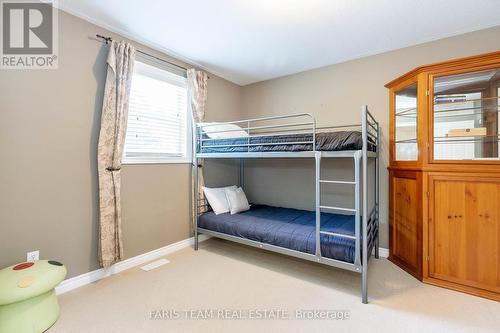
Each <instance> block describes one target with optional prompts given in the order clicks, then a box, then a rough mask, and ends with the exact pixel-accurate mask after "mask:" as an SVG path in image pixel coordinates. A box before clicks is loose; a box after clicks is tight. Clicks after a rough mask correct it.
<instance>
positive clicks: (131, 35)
mask: <svg viewBox="0 0 500 333" xmlns="http://www.w3.org/2000/svg"><path fill="white" fill-rule="evenodd" d="M58 9H59V10H62V11H64V12H66V13H68V14H70V15H73V16H76V17H78V18H80V19H82V20H84V21H87V22H89V23H92V24H94V25H96V26H98V27H101V28H103V29H106V30H109V31H111V32H113V33H116V34H118V35H120V36H122V37H125V38H127V39H130V40H132V41H134V42H136V43H139V44H142V45H144V46H146V47H149V48H151V49H153V50H155V51H158V52H161V53H163V54H165V55H166V56H168V57H170V58H172V59H174V60H178V61H180V62H183V63H185V64H188V65H191V66H193V67H196V68H198V69H202V70H204V71H207V72H208V73H210V74H213V75H215V76H218V77H220V78H222V79H224V80H226V81H229V82H231V83H233V84H235V85H237V86H239V87H244V86H247V85H251V84H254V83H259V82H264V81H269V80H273V79H278V78H283V77H287V76H292V75H296V74H300V73H304V72H308V71H313V70H318V69H321V68H326V67H329V66H333V65H338V64H341V63H345V62H349V61H354V60H359V59H362V58H366V57H370V56H375V55H380V54H384V53H389V52H393V51H397V50H401V49H405V48H408V47H412V46H417V45H421V44H425V43H431V42H435V41H438V40H442V39H446V38H450V37H454V36H459V35H463V34H467V33H472V32H475V31H480V30H486V29H491V28H494V27H497V26H498V25H491V26H486V27H484V26H482V27H474V28H471V29H463V30H458V31H455V32H453V33H449V34H446V35H444V36H439V37H434V38H427V39H422V40H420V41H418V42H416V43H412V44H408V45H406V46H403V47H398V48H395V49H390V50H375V51H372V52H367V53H363V54H359V55H356V56H354V57H349V58H345V59H340V60H338V61H336V62H334V63H331V64H328V65H325V66H319V67H314V68H309V69H306V70H301V71H297V72H292V73H288V74H285V75H280V76H277V77H270V78H265V79H263V80H258V81H254V82H249V83H245V84H241V83H238V82H235V81H233V80H231V79H228V78H226V77H225V75H224V74H221V73H218V72H217V71H216V70H212V69H209V68H207V67H205V66H203V65H201V64H199V63H197V62H195V61H193V60H191V59H188V58H186V57H184V56H182V55H180V54H178V53H176V52H175V51H172V50H170V49H168V48H166V47H164V46H161V45H160V44H158V43H155V42H152V41H149V40H145V39H143V38H142V37H140V36H138V35H136V34H134V33H131V32H127V31H125V30H123V29H120V28H117V27H114V26H112V25H109V24H107V23H105V22H103V21H101V20H98V19H95V18H92V17H90V16H88V15H86V14H83V13H81V12H79V11H76V10H74V9H72V8H69V7H67V6H65V5H64V4H63V2H60V3H59V6H58Z"/></svg>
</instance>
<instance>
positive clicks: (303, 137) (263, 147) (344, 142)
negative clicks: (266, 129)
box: [198, 131, 376, 153]
mask: <svg viewBox="0 0 500 333" xmlns="http://www.w3.org/2000/svg"><path fill="white" fill-rule="evenodd" d="M203 138H204V141H202V145H201V147H198V153H235V152H247V151H250V152H269V151H280V152H283V151H311V150H312V143H300V142H312V140H313V135H312V134H287V135H275V136H260V137H250V138H233V139H208V137H207V136H206V135H204V137H203ZM286 142H288V143H290V142H295V143H294V144H286V145H285V144H283V143H286ZM248 143H250V144H251V146H246V145H247V144H248ZM362 147H363V138H362V135H361V132H359V131H338V132H326V133H317V134H316V150H322V151H340V150H359V149H361V148H362ZM368 150H371V151H376V147H375V145H374V143H373V140H372V139H371V137H370V138H369V142H368Z"/></svg>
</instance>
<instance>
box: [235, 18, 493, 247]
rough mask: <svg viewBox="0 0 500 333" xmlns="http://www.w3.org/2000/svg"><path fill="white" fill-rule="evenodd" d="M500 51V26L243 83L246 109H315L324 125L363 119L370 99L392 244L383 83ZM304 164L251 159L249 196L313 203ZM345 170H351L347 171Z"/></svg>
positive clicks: (250, 113)
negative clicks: (432, 65) (378, 135)
mask: <svg viewBox="0 0 500 333" xmlns="http://www.w3.org/2000/svg"><path fill="white" fill-rule="evenodd" d="M328 42H330V43H335V41H328ZM360 42H362V41H360ZM340 47H341V46H340ZM497 50H500V27H495V28H492V29H487V30H483V31H478V32H473V33H469V34H464V35H460V36H457V37H452V38H447V39H442V40H439V41H435V42H430V43H426V44H421V45H418V46H413V47H408V48H404V49H400V50H396V51H392V52H388V53H384V54H380V55H375V56H370V57H366V58H362V59H358V60H353V61H349V62H345V63H341V64H337V65H333V66H329V67H324V68H319V69H316V70H311V71H307V72H303V73H299V74H295V75H290V76H286V77H282V78H278V79H274V80H269V81H265V82H260V83H255V84H252V85H248V86H245V87H243V90H242V112H243V115H244V116H246V117H255V116H269V115H275V114H288V113H298V112H310V113H313V114H314V115H315V117H316V119H317V121H318V124H319V125H341V124H351V123H353V122H357V123H359V122H360V110H361V105H362V104H368V106H369V109H370V111H371V112H373V114H374V115H375V117H376V118H377V119H378V120H379V122H380V124H381V126H382V131H383V133H382V135H383V137H382V140H383V147H382V167H381V201H382V202H381V223H382V224H383V225H382V231H381V245H382V246H383V247H387V246H388V225H387V200H388V194H387V187H388V178H387V177H388V176H387V170H386V167H387V161H388V149H387V148H388V146H387V141H388V121H389V119H388V93H387V90H386V89H385V88H384V84H385V83H387V82H388V81H390V80H392V79H394V78H396V77H397V76H399V75H401V74H403V73H405V72H406V71H408V70H410V69H412V68H413V67H416V66H418V65H422V64H427V63H432V62H436V61H441V60H446V59H450V58H457V57H462V56H468V55H474V54H478V53H483V52H490V51H497ZM304 163H305V162H301V163H299V164H296V165H295V166H292V165H291V164H290V163H283V162H271V161H264V162H261V161H259V162H255V161H254V162H252V165H254V169H253V170H251V169H248V170H247V175H248V177H247V180H248V182H247V191H248V193H249V196H250V199H251V200H252V201H262V200H263V198H265V199H268V200H272V203H273V204H275V205H282V206H301V207H302V206H305V207H310V208H311V207H312V204H313V201H312V200H313V198H314V195H313V183H312V169H311V167H310V166H307V165H305V164H304ZM343 163H344V164H345V162H343ZM311 165H312V162H311ZM344 172H345V173H346V175H347V172H348V171H344ZM292 179H293V181H291V180H292ZM342 191H344V190H342ZM340 200H345V197H344V199H340ZM307 202H309V205H308V204H307Z"/></svg>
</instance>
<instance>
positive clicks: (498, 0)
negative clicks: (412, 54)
mask: <svg viewBox="0 0 500 333" xmlns="http://www.w3.org/2000/svg"><path fill="white" fill-rule="evenodd" d="M59 5H60V7H61V9H63V10H65V11H68V12H70V13H72V14H75V15H77V16H80V17H82V18H84V19H86V20H88V21H91V22H93V23H96V24H98V25H100V26H103V27H105V28H107V29H109V30H112V31H114V32H117V33H120V34H122V35H124V36H125V37H129V38H131V39H135V40H137V41H141V42H142V43H144V44H146V45H148V46H152V47H154V48H157V49H159V50H162V51H164V52H166V53H168V54H170V55H173V56H176V57H178V58H180V59H181V60H184V61H187V62H189V63H191V64H194V65H198V66H200V67H202V68H204V69H206V70H209V71H211V72H212V73H214V74H217V75H219V76H222V77H224V78H226V79H228V80H230V81H232V82H235V83H238V84H240V85H245V84H249V83H253V82H257V81H262V80H267V79H271V78H275V77H279V76H283V75H287V74H292V73H297V72H301V71H305V70H308V69H312V68H317V67H322V66H326V65H331V64H334V63H338V62H342V61H346V60H350V59H354V58H359V57H363V56H367V55H371V54H377V53H381V52H385V51H389V50H393V49H398V48H402V47H406V46H410V45H415V44H419V43H423V42H426V41H430V40H435V39H440V38H444V37H448V36H452V35H457V34H461V33H465V32H469V31H473V30H479V29H483V28H487V27H491V26H496V25H500V0H176V1H171V0H164V1H162V0H59Z"/></svg>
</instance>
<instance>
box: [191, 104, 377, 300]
mask: <svg viewBox="0 0 500 333" xmlns="http://www.w3.org/2000/svg"><path fill="white" fill-rule="evenodd" d="M304 117H306V118H308V119H309V120H310V121H308V122H300V123H286V124H272V125H266V126H251V124H252V123H254V122H263V121H280V120H283V119H297V118H304ZM219 124H220V123H219ZM224 124H245V125H246V127H242V129H243V130H246V131H247V133H248V135H249V136H248V140H247V142H246V143H245V144H235V145H217V146H206V145H204V146H202V143H203V141H204V140H208V139H205V138H204V137H203V133H202V130H201V126H200V125H199V124H195V125H194V126H193V148H194V149H193V155H194V161H193V168H194V170H193V171H194V181H195V184H194V186H195V202H196V207H195V209H196V214H195V221H193V222H194V237H195V244H194V248H195V250H198V236H199V234H200V233H202V234H206V235H210V236H214V237H217V238H222V239H226V240H230V241H234V242H238V243H242V244H245V245H249V246H253V247H257V248H261V249H265V250H268V251H273V252H277V253H281V254H285V255H289V256H293V257H297V258H301V259H305V260H309V261H314V262H318V263H322V264H325V265H329V266H333V267H338V268H342V269H346V270H350V271H353V272H358V273H360V274H361V299H362V302H363V303H368V260H369V258H370V257H371V255H369V254H371V253H372V252H374V255H375V258H378V257H379V237H378V236H379V211H380V209H379V188H380V185H379V168H380V165H379V151H380V149H379V146H380V145H379V143H380V141H379V139H380V136H379V134H380V132H379V124H378V122H377V121H376V120H375V118H374V117H373V116H372V115H371V113H370V112H369V111H368V107H367V106H366V105H363V106H362V112H361V125H347V126H332V127H316V121H315V119H314V117H313V116H312V115H311V114H307V113H302V114H294V115H284V116H276V117H266V118H255V119H247V120H239V121H232V122H225V123H224ZM207 126H210V125H203V128H206V127H207ZM350 127H361V134H362V142H363V144H362V149H361V150H347V151H318V150H316V133H317V130H326V129H339V128H350ZM275 128H288V130H284V131H283V130H277V131H276V130H273V131H272V133H271V134H266V135H261V136H273V135H280V134H278V133H282V132H289V133H291V132H293V133H296V132H297V131H299V132H300V131H306V133H312V141H290V142H280V143H279V145H293V144H312V150H309V151H284V152H281V151H271V152H265V151H263V152H252V151H250V147H252V146H254V145H255V146H266V145H276V143H256V144H252V143H250V138H251V137H258V136H259V134H262V133H263V132H262V131H266V130H269V129H275ZM290 128H292V129H293V130H290ZM296 128H300V129H299V130H297V129H296ZM230 131H232V130H226V131H219V132H230ZM251 131H254V132H255V131H256V132H258V134H255V135H251ZM219 132H217V133H219ZM266 133H267V132H266ZM245 138H246V137H245ZM210 140H211V141H212V142H213V140H214V139H210ZM369 142H370V143H371V144H372V145H375V149H374V150H375V151H371V150H368V144H369ZM200 147H203V148H213V147H217V148H221V147H240V148H241V147H246V150H247V151H246V152H223V153H206V152H203V151H202V149H200ZM211 158H223V159H239V160H240V170H239V172H240V174H239V179H240V186H242V187H243V186H244V183H245V182H244V160H245V159H247V158H314V160H315V185H316V186H315V212H316V248H315V254H309V253H306V252H300V251H296V250H292V249H288V248H283V247H279V246H275V245H271V244H266V243H261V242H258V241H253V240H249V239H245V238H240V237H236V236H232V235H227V234H223V233H220V232H215V231H212V230H208V229H203V228H200V227H198V217H199V216H200V215H201V214H202V213H203V210H202V209H203V208H204V207H208V204H207V203H206V201H205V199H203V198H199V197H198V196H199V195H198V190H196V189H197V188H198V172H199V168H200V161H202V160H203V159H211ZM323 158H352V159H353V164H354V180H353V181H351V180H347V181H346V180H325V179H321V160H322V159H323ZM368 159H374V160H375V166H374V172H375V174H374V176H375V184H374V205H373V207H371V209H369V207H368ZM331 184H350V185H353V186H354V208H346V207H338V206H326V205H322V203H321V186H322V185H331ZM324 211H340V212H344V213H345V212H347V213H350V214H354V215H355V235H354V236H350V235H344V234H338V233H332V232H327V231H322V230H321V214H320V213H321V212H324ZM321 234H329V235H334V236H338V237H346V238H351V239H354V240H355V259H354V263H350V262H345V261H341V260H335V259H331V258H327V257H323V256H322V254H321V246H320V245H321V244H320V236H321Z"/></svg>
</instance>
